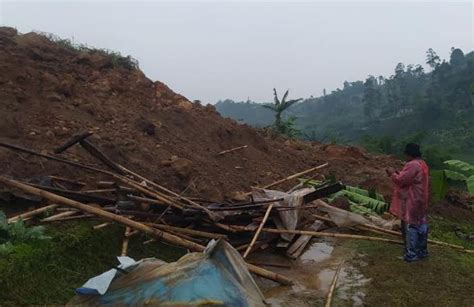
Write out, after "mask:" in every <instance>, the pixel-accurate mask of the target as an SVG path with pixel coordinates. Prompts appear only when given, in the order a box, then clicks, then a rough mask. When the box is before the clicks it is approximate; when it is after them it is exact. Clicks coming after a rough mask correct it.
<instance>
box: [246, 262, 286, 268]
mask: <svg viewBox="0 0 474 307" xmlns="http://www.w3.org/2000/svg"><path fill="white" fill-rule="evenodd" d="M247 263H250V264H254V265H260V266H274V267H276V268H286V269H289V268H291V265H289V264H283V263H272V262H258V261H248V262H247Z"/></svg>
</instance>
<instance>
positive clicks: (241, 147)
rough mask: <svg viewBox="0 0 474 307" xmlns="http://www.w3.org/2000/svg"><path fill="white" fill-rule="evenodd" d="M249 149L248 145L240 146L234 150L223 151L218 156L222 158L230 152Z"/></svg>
mask: <svg viewBox="0 0 474 307" xmlns="http://www.w3.org/2000/svg"><path fill="white" fill-rule="evenodd" d="M247 147H248V145H244V146H239V147H234V148H232V149H228V150H223V151H221V152H220V153H218V154H217V155H218V156H222V155H225V154H227V153H230V152H234V151H237V150H242V149H245V148H247Z"/></svg>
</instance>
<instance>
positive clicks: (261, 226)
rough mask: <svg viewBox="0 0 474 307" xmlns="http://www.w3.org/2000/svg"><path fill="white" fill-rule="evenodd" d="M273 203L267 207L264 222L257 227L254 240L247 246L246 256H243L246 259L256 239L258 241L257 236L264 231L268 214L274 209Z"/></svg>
mask: <svg viewBox="0 0 474 307" xmlns="http://www.w3.org/2000/svg"><path fill="white" fill-rule="evenodd" d="M273 204H274V203H271V204H270V206H268V209H267V211H266V212H265V215H264V216H263V220H262V222H261V223H260V225H259V226H258V229H257V231H256V232H255V235H254V236H253V238H252V241H251V242H250V245H249V247H247V250H246V251H245V253H244V256H243V257H244V259H245V258H246V257H247V256H248V254H249V253H250V250H251V249H252V247H253V245H254V244H255V241H257V238H258V236H259V235H260V232H261V231H262V228H263V226H264V225H265V223H266V222H267V219H268V216H269V215H270V211H272V208H273Z"/></svg>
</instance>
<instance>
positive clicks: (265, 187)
mask: <svg viewBox="0 0 474 307" xmlns="http://www.w3.org/2000/svg"><path fill="white" fill-rule="evenodd" d="M328 165H329V163H324V164H321V165H319V166H316V167H312V168H310V169H307V170H304V171H302V172H299V173H296V174H293V175H290V176H288V177H286V178H283V179H280V180H278V181H275V182H273V183H270V184H267V185H266V186H264V187H261V188H260V189H268V188H271V187H274V186H276V185H279V184H282V183H284V182H287V181H289V180H292V179H295V178H298V177H301V176H303V175H305V174H308V173H311V172H314V171H316V170H318V169H322V168H325V167H326V166H328ZM250 194H252V192H247V193H245V195H250Z"/></svg>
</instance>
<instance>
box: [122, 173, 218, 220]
mask: <svg viewBox="0 0 474 307" xmlns="http://www.w3.org/2000/svg"><path fill="white" fill-rule="evenodd" d="M119 167H120V168H121V169H122V170H123V171H124V172H126V173H127V174H129V175H131V176H133V177H136V178H138V179H140V180H143V181H145V182H146V183H148V184H150V185H151V186H153V187H155V188H157V189H159V190H161V191H162V192H165V193H168V194H170V195H172V196H174V197H177V198H178V199H179V200H181V201H184V202H186V203H188V204H189V205H191V206H193V207H195V208H198V209H200V210H203V211H204V212H206V214H207V215H208V216H209V218H210V219H211V220H212V221H219V220H221V219H222V216H220V215H219V214H217V213H214V212H212V211H210V210H209V209H207V208H206V207H203V206H201V205H200V204H198V203H197V202H195V201H192V200H190V199H189V198H187V197H184V196H182V195H179V194H178V193H175V192H173V191H171V190H169V189H167V188H165V187H164V186H161V185H159V184H157V183H155V182H153V181H151V180H149V179H147V178H145V177H143V176H141V175H139V174H137V173H135V172H132V171H131V170H129V169H127V168H125V167H124V166H122V165H119ZM168 204H169V203H168Z"/></svg>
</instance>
